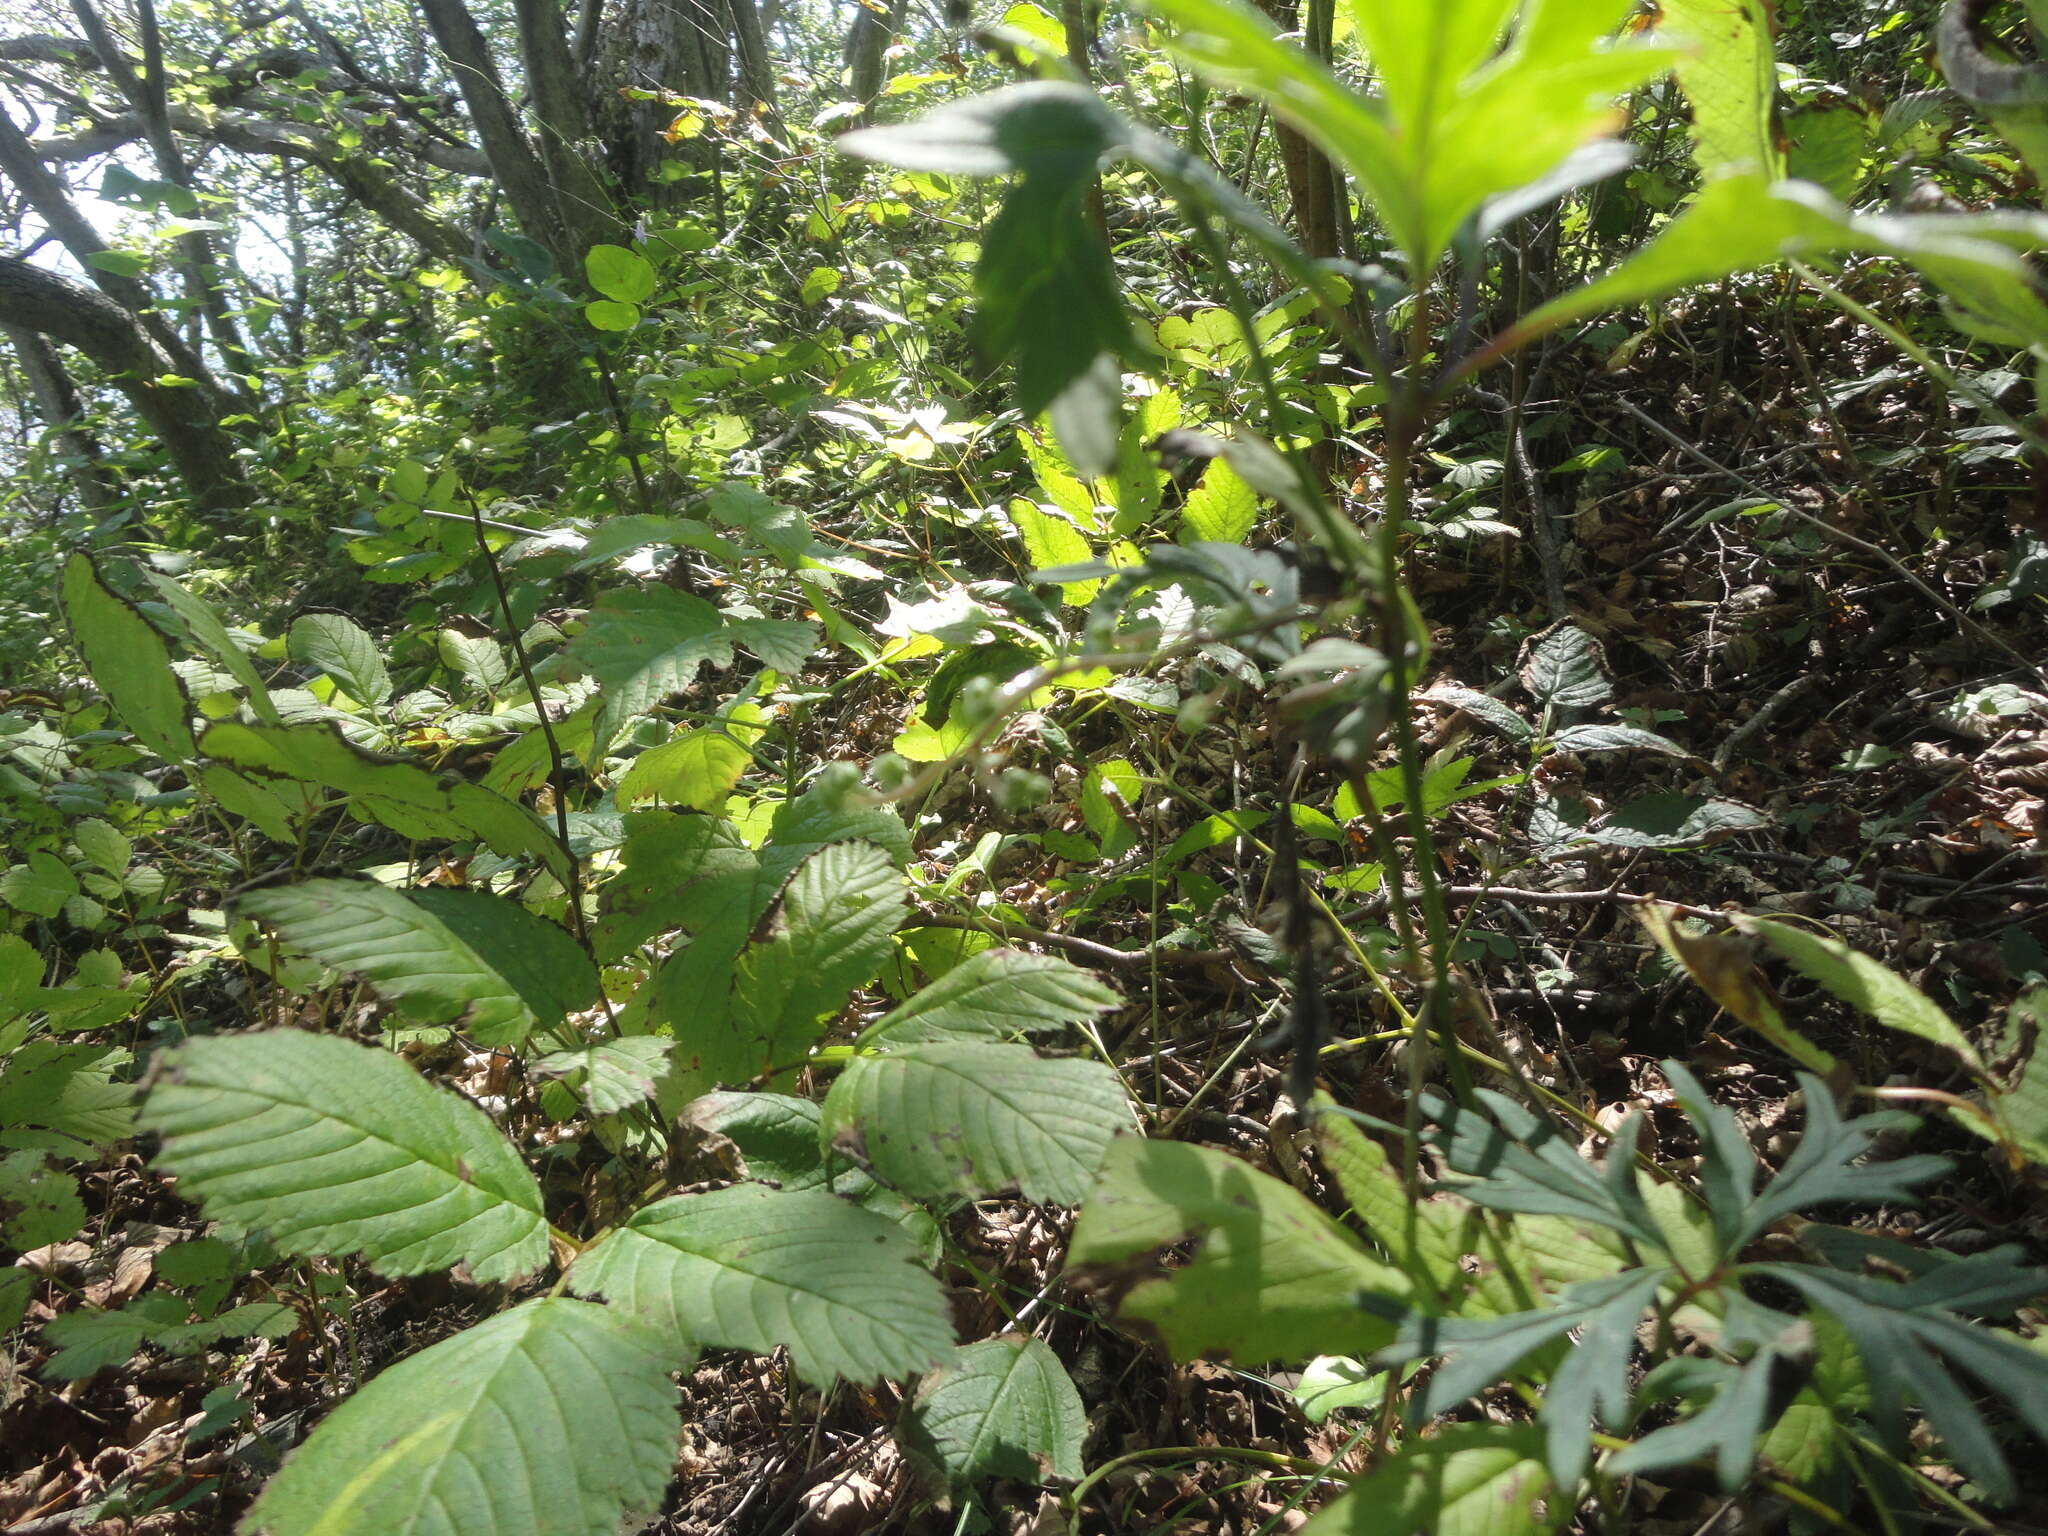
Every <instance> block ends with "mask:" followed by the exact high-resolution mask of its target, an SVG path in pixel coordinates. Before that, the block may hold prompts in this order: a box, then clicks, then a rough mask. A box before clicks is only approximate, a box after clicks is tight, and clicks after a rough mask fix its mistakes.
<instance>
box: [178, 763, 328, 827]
mask: <svg viewBox="0 0 2048 1536" xmlns="http://www.w3.org/2000/svg"><path fill="white" fill-rule="evenodd" d="M199 783H200V785H201V787H203V788H204V789H205V791H206V792H207V793H208V794H209V795H211V796H212V797H213V798H214V800H215V801H216V802H217V803H218V804H219V806H220V808H221V809H222V810H224V811H226V812H227V813H228V814H229V815H231V816H239V817H241V818H242V820H244V821H246V822H248V823H250V824H251V825H252V826H254V827H255V828H256V830H257V831H259V832H261V833H262V834H263V835H264V836H265V837H268V838H270V839H272V840H273V841H275V842H280V843H289V842H292V841H293V840H295V839H296V838H297V836H298V832H297V830H296V829H295V827H294V826H293V821H294V819H295V818H298V817H303V816H305V815H306V814H308V812H309V811H310V810H311V809H312V802H313V799H314V797H313V795H312V793H311V792H310V791H309V789H308V788H307V786H305V785H303V784H289V785H284V784H280V786H279V788H278V789H277V790H273V789H270V788H268V787H266V786H264V785H262V784H258V783H256V782H255V781H254V780H253V779H246V778H244V777H242V775H241V774H239V773H237V772H235V770H234V769H232V768H230V767H228V766H226V765H225V764H223V763H208V764H207V765H206V766H205V767H204V768H202V769H200V770H199ZM287 796H290V798H291V799H292V800H295V801H296V802H297V803H296V805H293V804H290V803H288V802H287V798H286V797H287Z"/></svg>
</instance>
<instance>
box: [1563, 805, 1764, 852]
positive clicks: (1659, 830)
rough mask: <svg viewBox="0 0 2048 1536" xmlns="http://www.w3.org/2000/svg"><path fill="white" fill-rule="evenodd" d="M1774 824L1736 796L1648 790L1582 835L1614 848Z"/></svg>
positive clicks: (1714, 836) (1709, 838)
mask: <svg viewBox="0 0 2048 1536" xmlns="http://www.w3.org/2000/svg"><path fill="white" fill-rule="evenodd" d="M1770 824H1771V818H1770V817H1769V816H1768V815H1766V814H1765V813H1764V812H1762V811H1759V810H1757V809H1756V808H1755V807H1754V806H1748V805H1744V804H1742V803H1741V802H1740V801H1738V800H1723V799H1719V798H1714V799H1701V798H1698V797H1697V796H1693V795H1644V796H1642V797H1641V798H1640V799H1636V800H1631V801H1629V802H1628V803H1627V804H1625V805H1621V806H1617V807H1616V808H1615V809H1614V810H1612V811H1609V812H1608V813H1607V814H1606V815H1605V816H1603V817H1601V818H1600V821H1599V823H1598V824H1597V825H1596V826H1594V827H1593V828H1592V829H1591V830H1590V831H1588V832H1586V833H1585V834H1584V835H1585V836H1586V837H1588V838H1590V839H1591V840H1592V841H1594V842H1596V843H1605V844H1607V845H1608V846H1609V847H1611V848H1687V847H1691V846H1693V845H1695V844H1698V843H1710V842H1715V841H1717V840H1719V839H1721V838H1724V837H1727V836H1728V835H1729V834H1731V833H1735V832H1755V831H1757V830H1759V829H1760V828H1763V827H1768V826H1769V825H1770Z"/></svg>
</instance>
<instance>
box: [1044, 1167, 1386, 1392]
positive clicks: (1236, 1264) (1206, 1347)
mask: <svg viewBox="0 0 2048 1536" xmlns="http://www.w3.org/2000/svg"><path fill="white" fill-rule="evenodd" d="M1190 1237H1194V1238H1198V1239H1199V1247H1198V1248H1197V1250H1196V1253H1195V1256H1194V1258H1193V1259H1192V1260H1191V1261H1190V1262H1189V1263H1188V1264H1186V1265H1185V1266H1183V1267H1181V1268H1179V1269H1176V1270H1173V1271H1171V1272H1169V1273H1167V1274H1164V1275H1148V1272H1149V1271H1150V1270H1151V1268H1152V1257H1153V1255H1155V1254H1157V1253H1160V1252H1163V1251H1164V1250H1166V1249H1168V1248H1170V1247H1173V1246H1174V1245H1176V1244H1178V1243H1181V1242H1183V1241H1185V1240H1186V1239H1188V1238H1190ZM1068 1257H1069V1260H1070V1261H1071V1262H1072V1263H1073V1264H1074V1265H1075V1266H1076V1267H1077V1268H1079V1269H1082V1270H1084V1271H1093V1272H1095V1274H1096V1276H1097V1277H1098V1278H1100V1279H1102V1280H1104V1281H1107V1282H1115V1283H1118V1284H1121V1283H1123V1282H1126V1281H1129V1280H1130V1279H1131V1278H1132V1277H1133V1275H1139V1276H1146V1277H1145V1278H1139V1279H1137V1281H1136V1283H1135V1284H1132V1285H1130V1287H1129V1289H1128V1290H1126V1291H1125V1292H1124V1294H1123V1301H1122V1304H1121V1306H1120V1307H1119V1309H1118V1315H1119V1316H1120V1317H1121V1318H1122V1319H1123V1320H1124V1321H1125V1322H1126V1323H1134V1324H1138V1325H1141V1326H1143V1327H1147V1328H1150V1329H1153V1330H1155V1331H1156V1332H1157V1333H1158V1334H1159V1336H1160V1338H1161V1339H1162V1340H1163V1341H1164V1342H1165V1344H1166V1346H1167V1348H1168V1349H1169V1350H1170V1351H1171V1352H1172V1353H1173V1355H1174V1357H1175V1358H1176V1359H1180V1360H1187V1359H1192V1358H1193V1357H1195V1356H1196V1355H1200V1354H1204V1353H1207V1352H1210V1351H1217V1352H1227V1353H1228V1354H1229V1355H1230V1357H1231V1358H1232V1359H1234V1360H1237V1361H1239V1362H1241V1363H1245V1364H1252V1363H1256V1362H1259V1361H1264V1360H1300V1359H1305V1358H1307V1357H1308V1356H1310V1355H1315V1354H1322V1353H1331V1352H1343V1353H1350V1354H1365V1353H1370V1352H1371V1351H1372V1350H1375V1349H1378V1348H1379V1347H1380V1346H1382V1345H1384V1344H1385V1343H1387V1341H1388V1340H1389V1339H1390V1338H1392V1337H1393V1329H1392V1328H1391V1326H1390V1325H1388V1324H1387V1323H1386V1322H1384V1321H1382V1320H1381V1319H1379V1318H1376V1317H1372V1316H1369V1315H1368V1314H1367V1313H1366V1312H1364V1311H1363V1310H1362V1309H1361V1308H1360V1306H1359V1304H1358V1297H1359V1295H1360V1294H1361V1293H1362V1292H1370V1293H1373V1294H1376V1295H1381V1296H1385V1297H1387V1298H1389V1299H1390V1300H1392V1301H1393V1302H1396V1303H1403V1302H1406V1301H1407V1300H1409V1299H1410V1298H1411V1297H1412V1296H1413V1295H1414V1293H1415V1292H1414V1285H1413V1282H1412V1281H1410V1280H1409V1279H1408V1277H1407V1276H1406V1275H1404V1274H1402V1273H1401V1272H1400V1271H1399V1270H1396V1269H1394V1268H1393V1267H1392V1266H1390V1265H1388V1264H1385V1263H1382V1262H1381V1261H1380V1260H1378V1259H1376V1258H1374V1257H1373V1256H1372V1255H1371V1254H1369V1253H1367V1252H1366V1251H1365V1249H1364V1247H1363V1246H1362V1245H1360V1243H1359V1242H1358V1240H1357V1239H1356V1238H1354V1237H1353V1236H1352V1235H1351V1234H1350V1233H1349V1232H1346V1231H1345V1230H1344V1229H1343V1228H1342V1227H1340V1226H1338V1225H1337V1223H1336V1222H1334V1221H1332V1220H1331V1219H1330V1218H1329V1217H1328V1216H1326V1215H1324V1214H1323V1212H1321V1211H1320V1210H1318V1209H1317V1208H1316V1207H1315V1206H1314V1205H1313V1204H1311V1203H1310V1201H1309V1200H1308V1197H1307V1196H1305V1195H1303V1194H1302V1193H1301V1192H1300V1191H1299V1190H1297V1189H1294V1188H1292V1187H1291V1186H1289V1185H1286V1184H1283V1183H1281V1182H1280V1181H1279V1180H1278V1179H1275V1178H1272V1177H1270V1176H1268V1175H1266V1174H1263V1173H1260V1172H1259V1171H1258V1170H1257V1169H1255V1168H1251V1167H1248V1166H1247V1165H1246V1164H1244V1163H1242V1162H1239V1161H1238V1160H1237V1159H1236V1158H1233V1157H1231V1156H1229V1155H1228V1154H1226V1153H1223V1152H1219V1151H1216V1150H1214V1149H1212V1148H1209V1147H1197V1146H1191V1145H1188V1144H1186V1143H1184V1142H1170V1141H1146V1140H1141V1139H1139V1138H1137V1137H1125V1138H1122V1139H1119V1140H1118V1141H1115V1142H1113V1143H1111V1145H1110V1149H1109V1154H1108V1156H1107V1157H1105V1158H1104V1159H1103V1167H1102V1172H1101V1173H1100V1174H1099V1175H1097V1177H1096V1181H1095V1188H1094V1189H1093V1190H1092V1191H1091V1192H1090V1194H1089V1196H1088V1199H1087V1201H1086V1202H1085V1203H1084V1204H1083V1205H1082V1207H1081V1214H1080V1215H1079V1216H1078V1217H1077V1218H1076V1219H1075V1223H1074V1237H1073V1242H1072V1244H1071V1245H1070V1247H1069V1250H1068Z"/></svg>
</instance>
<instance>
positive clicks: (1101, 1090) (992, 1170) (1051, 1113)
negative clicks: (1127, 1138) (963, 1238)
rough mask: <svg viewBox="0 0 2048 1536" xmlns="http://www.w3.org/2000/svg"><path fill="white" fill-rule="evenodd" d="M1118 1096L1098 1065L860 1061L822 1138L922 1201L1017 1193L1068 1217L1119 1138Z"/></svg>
mask: <svg viewBox="0 0 2048 1536" xmlns="http://www.w3.org/2000/svg"><path fill="white" fill-rule="evenodd" d="M1129 1125H1130V1112H1129V1109H1128V1108H1127V1106H1126V1104H1125V1101H1124V1091H1123V1085H1122V1084H1121V1083H1120V1082H1119V1081H1118V1079H1117V1075H1116V1074H1115V1073H1114V1072H1112V1071H1111V1070H1110V1069H1109V1068H1108V1067H1106V1066H1104V1065H1102V1064H1101V1063H1100V1062H1093V1061H1073V1060H1063V1061H1048V1060H1046V1059H1045V1058H1043V1057H1041V1056H1040V1055H1039V1054H1038V1053H1037V1052H1036V1051H1034V1050H1032V1049H1031V1048H1030V1047H1029V1046H1026V1045H984V1044H981V1043H978V1042H975V1043H968V1042H946V1043H937V1044H931V1045H913V1046H906V1047H904V1048H902V1049H900V1050H896V1051H892V1052H890V1053H889V1054H888V1055H886V1056H861V1057H856V1058H855V1059H854V1060H853V1061H852V1062H851V1063H849V1064H848V1066H847V1069H846V1070H845V1071H844V1072H843V1073H841V1074H840V1077H839V1081H838V1082H836V1083H834V1084H833V1085H832V1091H831V1092H830V1093H828V1094H827V1095H826V1096H825V1120H824V1130H825V1134H826V1135H827V1136H829V1137H830V1138H831V1139H832V1142H833V1144H834V1145H835V1146H841V1147H845V1148H847V1149H848V1150H850V1151H853V1152H855V1153H856V1154H857V1155H858V1156H860V1157H861V1158H862V1160H863V1161H865V1162H866V1163H867V1165H868V1166H869V1167H870V1168H872V1169H873V1170H874V1171H875V1173H876V1175H877V1176H878V1177H880V1178H881V1179H883V1180H884V1181H885V1182H887V1183H889V1184H893V1185H894V1186H896V1187H897V1188H898V1189H901V1190H902V1191H904V1193H906V1194H909V1195H913V1196H916V1197H919V1198H922V1199H936V1198H938V1197H940V1196H943V1195H965V1196H967V1197H969V1198H979V1197H981V1196H985V1195H995V1194H1001V1193H1004V1192H1005V1191H1007V1190H1011V1189H1016V1190H1021V1191H1022V1192H1023V1195H1024V1197H1025V1198H1026V1199H1027V1200H1035V1201H1041V1202H1057V1203H1059V1204H1062V1205H1073V1204H1076V1203H1078V1202H1079V1201H1080V1199H1081V1198H1082V1196H1084V1195H1085V1194H1087V1192H1088V1181H1089V1180H1090V1179H1091V1178H1092V1177H1093V1176H1094V1174H1095V1170H1096V1169H1097V1168H1098V1167H1099V1166H1100V1165H1101V1163H1102V1156H1103V1153H1104V1152H1106V1151H1107V1150H1108V1148H1109V1144H1110V1142H1111V1140H1112V1139H1113V1138H1114V1137H1115V1136H1116V1134H1117V1132H1118V1131H1120V1130H1124V1129H1126V1128H1128V1127H1129Z"/></svg>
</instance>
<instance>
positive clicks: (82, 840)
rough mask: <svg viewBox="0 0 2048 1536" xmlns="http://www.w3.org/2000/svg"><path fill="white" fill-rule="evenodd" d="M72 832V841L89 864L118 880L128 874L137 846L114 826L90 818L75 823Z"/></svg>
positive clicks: (95, 818)
mask: <svg viewBox="0 0 2048 1536" xmlns="http://www.w3.org/2000/svg"><path fill="white" fill-rule="evenodd" d="M70 830H71V840H72V841H73V842H74V843H76V844H77V845H78V851H79V852H80V853H82V854H83V855H85V857H86V859H87V860H88V861H89V862H91V863H93V864H95V865H97V866H98V867H99V868H100V869H102V870H104V871H105V872H106V873H107V874H110V875H113V876H115V877H116V878H118V877H119V876H121V875H122V874H124V873H126V872H127V869H128V863H129V861H130V860H131V859H133V858H134V857H135V845H134V844H133V843H131V842H129V841H128V839H127V838H125V837H123V836H122V835H121V834H120V833H119V832H117V831H116V830H115V829H114V828H113V826H112V825H110V824H109V823H107V822H104V821H101V820H99V819H98V818H97V817H93V816H88V817H86V818H85V819H84V820H83V821H77V822H73V823H72V825H71V829H70Z"/></svg>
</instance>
